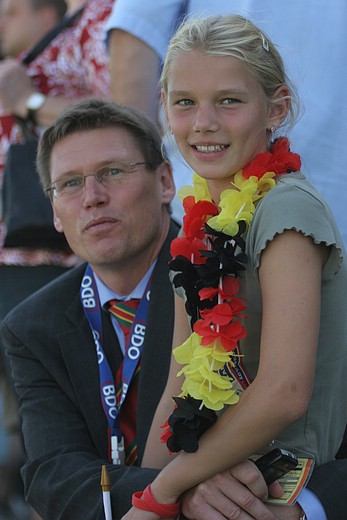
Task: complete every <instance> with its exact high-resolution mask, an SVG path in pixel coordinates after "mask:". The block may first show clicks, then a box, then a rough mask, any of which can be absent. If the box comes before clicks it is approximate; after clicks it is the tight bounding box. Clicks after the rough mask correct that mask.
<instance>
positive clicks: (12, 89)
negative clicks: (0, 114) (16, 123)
mask: <svg viewBox="0 0 347 520" xmlns="http://www.w3.org/2000/svg"><path fill="white" fill-rule="evenodd" d="M33 92H34V89H33V87H32V85H31V82H30V79H29V78H28V76H27V74H26V69H25V67H23V66H22V65H21V64H20V63H18V61H17V60H15V59H12V58H11V59H5V60H3V61H1V62H0V103H1V105H2V108H3V110H4V111H6V112H8V113H10V114H14V115H16V116H19V117H22V118H26V116H27V108H26V101H27V99H28V98H29V96H30V95H31V94H32V93H33Z"/></svg>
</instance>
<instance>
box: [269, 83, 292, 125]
mask: <svg viewBox="0 0 347 520" xmlns="http://www.w3.org/2000/svg"><path fill="white" fill-rule="evenodd" d="M290 105H291V94H290V90H289V88H288V87H287V85H281V86H280V87H278V88H277V89H276V92H275V93H274V94H273V96H272V97H271V102H270V107H269V122H268V127H269V128H271V127H275V128H278V127H279V126H281V124H282V123H283V121H284V120H285V119H286V117H287V115H288V112H289V109H290Z"/></svg>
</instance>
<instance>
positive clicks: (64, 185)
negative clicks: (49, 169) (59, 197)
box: [61, 177, 83, 190]
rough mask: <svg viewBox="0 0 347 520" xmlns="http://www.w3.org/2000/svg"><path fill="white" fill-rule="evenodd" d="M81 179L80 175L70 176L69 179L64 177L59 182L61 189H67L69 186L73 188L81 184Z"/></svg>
mask: <svg viewBox="0 0 347 520" xmlns="http://www.w3.org/2000/svg"><path fill="white" fill-rule="evenodd" d="M82 184H83V179H82V177H71V178H70V179H65V180H64V181H62V182H61V189H62V190H63V189H66V188H67V189H69V188H75V187H77V186H82Z"/></svg>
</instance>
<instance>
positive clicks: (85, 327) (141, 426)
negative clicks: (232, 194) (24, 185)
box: [1, 100, 347, 520]
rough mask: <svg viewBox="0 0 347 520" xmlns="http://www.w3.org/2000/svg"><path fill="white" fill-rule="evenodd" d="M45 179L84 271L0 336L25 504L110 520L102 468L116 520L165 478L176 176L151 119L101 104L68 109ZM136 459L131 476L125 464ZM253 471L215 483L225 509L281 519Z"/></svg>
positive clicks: (42, 160)
mask: <svg viewBox="0 0 347 520" xmlns="http://www.w3.org/2000/svg"><path fill="white" fill-rule="evenodd" d="M38 169H39V172H40V177H41V181H42V184H43V186H44V187H45V188H46V189H47V190H48V192H49V193H50V196H51V199H52V205H53V211H54V222H55V226H56V229H57V230H58V231H61V232H64V233H65V235H66V238H67V240H68V242H69V245H70V247H71V249H72V250H73V251H74V252H75V253H76V254H77V255H78V256H80V257H81V258H82V259H83V260H85V261H86V262H87V263H83V264H81V265H80V266H78V267H76V268H75V269H73V270H71V271H70V272H69V273H67V274H65V275H63V276H62V277H60V278H58V279H57V280H55V281H54V282H52V283H50V284H49V285H48V286H46V287H45V288H43V289H41V290H40V291H39V292H37V293H36V294H35V295H33V296H31V297H30V298H29V299H27V300H26V301H25V302H23V303H22V304H20V305H19V306H18V307H17V308H16V309H15V310H13V311H12V312H11V313H10V314H9V315H8V316H7V318H6V319H5V321H4V323H3V326H2V330H1V335H2V339H3V341H4V343H5V345H6V347H7V354H8V356H9V359H10V365H11V369H12V376H13V380H14V383H15V388H16V391H17V394H18V398H19V404H20V413H21V417H22V421H23V434H24V441H25V446H26V450H27V456H28V458H27V461H26V463H25V465H24V468H23V478H24V483H25V489H26V496H27V499H28V501H29V502H30V503H31V504H32V505H33V507H34V508H35V509H36V510H37V511H38V512H39V513H40V514H41V515H42V517H43V518H44V519H47V520H55V519H57V520H58V519H60V520H72V519H73V520H96V519H102V518H104V516H103V515H104V514H103V506H102V493H101V488H100V474H101V466H102V465H103V464H106V465H107V468H108V472H109V475H110V478H111V499H112V510H113V516H114V519H117V520H118V519H120V518H121V517H122V515H124V514H125V512H126V511H127V510H128V509H129V507H130V504H131V495H132V493H134V492H135V491H138V490H142V489H144V487H145V486H146V485H147V484H148V483H150V482H151V481H152V480H153V478H154V476H155V475H156V474H157V471H156V470H154V469H149V468H141V467H140V464H141V458H142V455H143V451H144V447H145V443H146V439H147V435H148V432H149V428H150V425H151V422H152V419H153V415H154V412H155V409H156V406H157V403H158V401H159V399H160V396H161V393H162V391H163V389H164V386H165V382H166V378H167V374H168V368H169V363H170V355H171V340H172V330H173V293H172V290H171V286H170V283H169V280H168V261H169V259H170V252H169V246H170V242H171V240H172V239H173V237H174V236H175V235H176V234H177V226H176V225H175V224H174V223H173V222H171V220H170V215H169V211H168V206H169V204H170V201H171V200H172V197H173V195H174V191H175V190H174V185H173V181H172V175H171V170H170V166H169V165H168V163H167V162H166V161H165V160H164V158H163V156H162V152H161V140H160V137H159V134H158V132H157V130H156V129H155V127H154V126H153V124H152V123H151V122H150V121H149V120H147V118H146V117H145V116H143V115H142V114H140V113H138V112H137V111H135V110H133V109H130V108H126V107H119V106H117V105H113V104H111V103H108V102H104V101H98V100H91V101H86V102H82V103H80V104H79V105H77V106H75V107H72V108H70V109H67V110H66V111H65V112H64V113H63V114H62V115H61V116H59V117H58V119H57V120H56V122H55V123H53V125H52V126H51V127H49V128H48V129H47V130H46V131H45V133H44V135H43V137H42V139H41V142H40V146H39V152H38ZM132 298H136V299H137V300H140V303H139V306H138V309H137V311H136V313H135V318H134V322H133V325H132V329H131V330H130V333H129V335H127V332H123V329H122V326H121V325H120V323H121V322H118V321H117V319H116V317H115V315H114V314H112V316H111V314H110V313H109V312H108V309H109V307H110V305H109V301H110V300H111V301H112V302H113V303H112V304H111V310H112V309H113V308H114V307H113V305H114V304H115V300H123V305H125V304H126V302H128V301H129V300H130V299H132ZM123 310H124V309H123ZM126 316H128V315H126ZM125 321H127V320H125ZM117 385H118V386H119V388H118V386H117ZM118 390H119V391H118ZM116 394H117V400H116ZM118 395H119V397H118ZM135 422H136V424H135ZM122 443H124V448H125V450H123V447H122ZM128 456H131V457H132V462H133V465H131V466H129V465H126V464H124V463H123V460H124V458H125V461H126V460H127V459H126V457H128ZM112 462H113V464H112ZM340 462H341V461H340ZM342 462H344V461H342ZM250 466H251V467H252V472H253V473H252V475H253V477H252V479H251V480H252V481H249V478H248V477H247V475H249V467H250ZM254 469H255V467H254V465H253V464H252V463H250V462H249V461H248V462H245V464H241V465H240V466H239V468H238V470H237V471H236V472H235V470H231V472H230V473H229V476H231V473H233V475H234V476H233V477H232V479H229V478H228V476H227V477H226V478H224V480H223V478H220V479H219V481H217V485H216V484H215V485H214V487H215V489H216V501H217V502H218V501H219V499H218V492H219V490H218V487H219V488H221V487H223V485H224V484H223V482H226V485H227V486H228V493H227V496H228V498H229V501H230V503H231V504H233V505H232V507H234V506H235V507H239V506H240V507H242V508H243V510H244V512H242V513H241V514H246V511H249V513H250V515H251V516H247V518H255V519H259V520H260V519H262V518H265V516H264V512H265V513H266V514H267V515H268V516H267V517H266V518H268V520H274V519H275V518H282V516H276V517H275V516H273V515H272V513H271V511H270V510H269V509H267V506H265V505H264V504H263V503H262V502H261V501H260V500H257V499H256V496H263V495H264V489H265V491H266V488H265V484H264V481H263V480H262V478H261V476H260V474H258V473H257V471H258V470H256V472H254ZM247 472H248V473H247ZM323 474H324V468H323ZM329 474H330V475H333V482H331V484H330V488H329V490H330V496H331V494H332V490H334V491H335V490H336V489H338V487H339V484H340V482H341V478H340V475H339V473H338V471H336V473H335V472H334V469H332V471H330V472H329ZM335 474H336V477H335ZM344 474H347V467H345V473H344ZM247 479H248V481H247ZM211 480H212V479H211ZM218 482H219V483H218ZM243 484H245V486H243ZM205 485H206V484H205ZM207 485H209V483H207ZM240 486H241V487H242V489H243V490H244V491H243V495H242V496H243V497H245V496H246V497H247V496H248V497H249V496H250V491H253V492H254V493H255V495H256V496H254V497H253V502H252V503H251V502H250V501H249V499H247V500H246V501H245V502H242V501H241V503H240V499H239V497H240ZM211 488H212V485H211ZM318 488H319V487H318V486H317V489H318ZM312 489H313V491H315V487H314V486H313V487H312ZM341 489H342V488H341ZM198 493H199V489H198V488H197V490H195V491H193V492H192V495H193V498H189V496H187V498H186V499H184V500H183V502H184V505H185V509H184V510H185V511H187V512H189V511H190V512H191V513H189V515H190V516H189V518H197V519H201V520H205V518H207V519H208V517H206V514H205V513H204V511H201V507H200V510H199V506H196V505H194V500H196V498H194V497H196V496H197V494H198ZM318 496H319V498H320V499H321V501H322V503H323V504H325V500H326V496H329V495H328V492H326V490H324V489H323V490H321V491H320V494H318ZM329 503H331V500H330V502H329ZM346 503H347V499H346ZM238 504H239V506H238ZM221 507H225V505H224V506H221ZM227 507H229V509H230V506H229V505H228V506H227ZM284 509H288V508H284ZM204 515H205V516H204ZM261 515H262V516H261ZM241 518H242V516H240V519H241ZM245 518H246V517H245ZM283 518H287V517H284V516H283ZM293 518H294V517H293ZM297 518H299V515H298V516H297ZM329 518H330V517H329ZM331 518H332V519H333V520H335V519H336V520H340V518H342V517H339V516H332V517H331Z"/></svg>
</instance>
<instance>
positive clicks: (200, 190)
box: [177, 173, 212, 202]
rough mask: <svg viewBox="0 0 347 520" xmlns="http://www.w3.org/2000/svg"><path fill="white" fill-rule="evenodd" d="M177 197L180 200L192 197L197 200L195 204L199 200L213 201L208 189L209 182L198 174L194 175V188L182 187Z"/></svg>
mask: <svg viewBox="0 0 347 520" xmlns="http://www.w3.org/2000/svg"><path fill="white" fill-rule="evenodd" d="M177 195H178V198H179V199H180V200H183V199H185V198H186V197H188V196H189V195H192V196H193V197H194V198H195V202H198V201H199V200H208V201H210V202H211V201H212V197H211V195H210V192H209V189H208V187H207V182H206V181H205V179H203V178H202V177H200V176H199V175H198V174H197V173H194V174H193V186H182V188H180V189H179V191H178V194H177Z"/></svg>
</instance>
